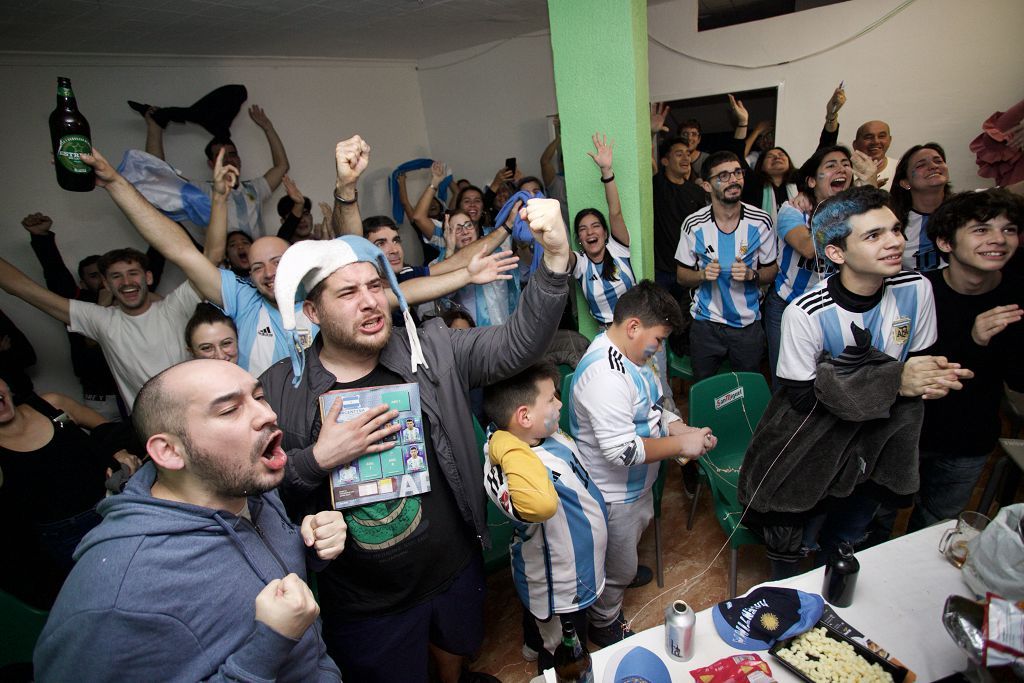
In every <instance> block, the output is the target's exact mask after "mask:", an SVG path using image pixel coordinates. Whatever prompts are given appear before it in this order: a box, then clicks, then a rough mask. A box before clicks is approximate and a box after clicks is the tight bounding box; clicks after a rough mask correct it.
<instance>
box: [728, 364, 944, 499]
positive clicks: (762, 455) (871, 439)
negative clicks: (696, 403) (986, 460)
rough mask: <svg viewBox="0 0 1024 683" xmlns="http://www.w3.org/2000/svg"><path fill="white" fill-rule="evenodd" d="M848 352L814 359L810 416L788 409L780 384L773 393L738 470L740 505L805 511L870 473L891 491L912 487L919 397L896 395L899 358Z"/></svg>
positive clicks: (850, 488)
mask: <svg viewBox="0 0 1024 683" xmlns="http://www.w3.org/2000/svg"><path fill="white" fill-rule="evenodd" d="M847 352H856V353H855V354H854V355H851V353H847ZM847 352H844V353H843V354H841V355H840V356H838V357H836V358H831V357H829V356H828V355H827V354H823V357H822V359H821V360H820V361H819V362H818V365H817V378H816V379H815V382H814V392H815V395H816V397H817V399H818V402H817V405H816V406H815V407H814V409H813V410H812V411H811V413H810V414H809V415H808V414H806V413H801V412H800V411H798V410H796V409H794V408H793V406H792V404H791V402H790V399H789V395H788V392H787V391H780V392H778V393H777V394H775V396H773V397H772V400H771V402H770V403H769V404H768V407H767V408H766V409H765V413H764V415H763V416H762V418H761V421H760V422H759V423H758V425H757V429H756V430H755V431H754V435H753V438H752V439H751V442H750V446H749V447H748V448H747V453H746V456H745V457H744V460H743V466H742V468H741V469H740V478H739V490H738V498H739V501H740V503H742V504H743V505H744V506H746V505H747V504H748V503H749V504H750V506H751V508H752V509H753V510H755V511H757V512H762V513H766V512H795V513H799V512H806V511H808V510H810V509H811V508H813V507H814V506H815V505H817V504H818V503H819V502H820V501H822V500H823V499H825V498H827V497H834V498H845V497H846V496H848V495H850V494H851V493H852V492H853V489H854V488H855V487H856V486H858V485H859V484H862V483H864V482H866V481H869V480H870V481H872V482H874V483H875V484H877V485H879V486H882V487H884V488H886V489H888V490H890V491H892V492H893V493H894V494H897V495H908V494H912V493H915V492H916V491H917V489H918V485H919V479H918V468H917V464H918V446H917V444H918V438H919V437H920V433H921V420H922V419H923V417H924V405H923V403H922V400H921V399H919V398H900V397H899V395H898V392H899V386H900V375H901V373H902V371H903V364H902V363H900V362H898V361H896V360H894V359H893V358H891V357H890V356H887V355H885V354H884V353H882V352H880V351H878V350H876V349H874V348H867V349H864V348H861V349H854V348H851V347H848V348H847ZM801 425H802V426H801ZM797 430H799V433H798V434H796V436H795V437H794V433H796V432H797ZM787 442H788V445H787ZM780 453H781V455H780ZM776 458H777V460H776ZM773 461H775V464H774V465H773V464H772V463H773ZM762 479H763V480H764V481H763V482H762ZM759 483H760V488H758V484H759ZM755 490H757V493H756V496H755V494H754V492H755ZM751 499H753V500H751Z"/></svg>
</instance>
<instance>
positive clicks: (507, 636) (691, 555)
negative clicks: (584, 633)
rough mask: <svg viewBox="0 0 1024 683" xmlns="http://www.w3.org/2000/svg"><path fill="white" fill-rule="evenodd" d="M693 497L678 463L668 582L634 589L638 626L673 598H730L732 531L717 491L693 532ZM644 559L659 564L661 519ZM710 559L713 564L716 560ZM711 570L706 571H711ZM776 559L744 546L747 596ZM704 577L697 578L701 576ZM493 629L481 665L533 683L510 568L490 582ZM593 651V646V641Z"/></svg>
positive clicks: (508, 681) (659, 614)
mask: <svg viewBox="0 0 1024 683" xmlns="http://www.w3.org/2000/svg"><path fill="white" fill-rule="evenodd" d="M688 504H689V499H688V498H686V497H685V495H684V494H683V484H682V477H681V476H680V474H679V468H678V467H676V466H673V467H672V468H670V470H669V477H668V479H667V481H666V484H665V497H664V499H663V500H662V522H661V524H662V539H663V543H664V546H665V548H664V551H663V552H664V562H665V587H664V588H658V586H657V582H656V581H652V582H651V583H649V584H648V585H646V586H643V587H642V588H636V589H633V590H630V591H627V593H626V601H625V605H624V612H625V614H626V617H627V618H629V619H633V620H634V621H633V625H632V628H633V630H634V631H642V630H644V629H647V628H650V627H652V626H655V625H657V624H660V623H662V621H663V620H664V614H665V607H666V606H667V605H668V604H669V603H670V602H672V601H673V600H680V599H681V600H685V601H686V602H688V603H689V604H690V606H691V607H693V609H694V610H698V611H699V610H702V609H704V608H705V607H709V606H711V605H712V604H714V603H716V602H718V601H720V600H723V599H725V597H726V596H727V593H728V583H729V549H728V548H727V547H726V548H723V545H724V544H725V534H724V533H723V532H722V529H721V527H719V526H718V522H716V521H715V517H714V514H713V511H712V509H711V497H710V496H708V495H707V491H706V490H705V491H704V493H703V494H702V496H701V500H700V502H699V507H698V509H697V516H696V518H695V519H694V523H693V530H692V531H687V530H686V516H687V513H688V511H689V505H688ZM640 562H641V563H642V564H646V565H648V566H649V567H651V568H652V569H653V568H654V567H655V552H654V525H653V524H652V525H651V526H650V527H649V528H648V529H647V533H646V534H644V538H643V540H642V541H641V543H640ZM709 565H710V566H709ZM705 569H707V571H706V572H705V571H704V570H705ZM768 571H769V569H768V561H767V560H766V559H765V557H764V550H763V549H762V548H761V547H748V548H741V549H740V553H739V576H738V579H737V588H738V590H739V592H740V594H742V593H744V592H746V591H747V589H748V588H750V587H751V586H754V585H755V584H758V583H761V582H762V581H765V580H766V579H767V578H768ZM701 572H704V573H703V576H701V577H700V578H696V579H695V577H697V575H698V574H701ZM487 589H488V595H487V609H486V623H487V634H486V636H485V638H484V645H483V648H482V650H481V655H480V657H479V658H478V659H477V660H476V662H474V663H473V667H472V668H473V669H476V670H479V671H486V672H487V673H490V674H493V675H495V676H497V677H498V678H500V679H501V680H502V681H503V682H504V683H525V682H527V681H530V680H531V679H532V678H533V677H535V676H536V675H537V669H536V663H534V662H526V661H524V660H523V658H522V654H521V652H520V649H521V648H522V645H523V640H522V628H521V626H520V618H521V617H520V609H521V608H520V602H519V598H518V597H517V596H516V593H515V590H514V589H513V588H512V579H511V573H510V571H509V570H508V569H503V570H501V571H499V572H496V573H494V574H492V575H491V576H490V577H489V578H488V581H487ZM591 649H593V647H591Z"/></svg>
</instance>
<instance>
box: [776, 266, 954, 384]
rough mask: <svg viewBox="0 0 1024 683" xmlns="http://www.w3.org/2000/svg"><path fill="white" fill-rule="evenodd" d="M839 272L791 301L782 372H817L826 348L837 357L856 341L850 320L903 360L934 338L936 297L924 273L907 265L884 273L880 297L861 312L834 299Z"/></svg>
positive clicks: (809, 375)
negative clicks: (833, 285)
mask: <svg viewBox="0 0 1024 683" xmlns="http://www.w3.org/2000/svg"><path fill="white" fill-rule="evenodd" d="M838 277H839V276H838V275H833V276H832V277H830V278H828V279H827V280H825V281H824V282H822V283H821V284H819V285H818V286H817V287H815V288H814V289H812V290H811V291H809V292H807V293H806V294H804V295H803V296H801V297H798V298H797V299H795V300H794V301H793V302H792V303H791V304H790V305H789V306H786V311H785V313H783V314H782V344H781V345H780V347H779V366H778V370H777V374H778V376H779V377H781V378H783V379H791V380H795V381H798V382H805V381H808V380H812V379H814V378H815V377H817V367H818V366H817V364H818V356H820V355H821V352H822V351H828V352H829V354H831V355H832V357H833V358H835V357H838V356H839V355H840V354H842V353H843V350H844V349H845V348H846V347H847V346H851V345H854V344H855V341H854V336H853V330H852V329H851V324H852V325H856V326H857V327H859V328H860V329H863V330H867V331H868V332H870V333H871V345H872V346H874V347H875V348H876V349H878V350H879V351H881V352H882V353H884V354H886V355H888V356H891V357H892V358H895V359H896V360H898V361H905V360H906V359H907V355H908V354H909V353H910V352H911V351H920V350H921V349H926V348H928V347H929V346H931V345H932V344H934V343H935V339H936V337H937V336H938V332H937V329H936V326H935V299H934V297H933V296H932V286H931V283H930V282H928V280H927V279H925V278H924V277H923V276H922V275H920V274H919V273H914V272H908V271H903V272H901V273H899V274H898V275H894V276H892V277H887V278H885V280H884V282H883V284H882V287H883V291H882V298H881V300H880V301H879V302H878V303H877V304H875V305H874V306H872V307H871V308H870V309H869V310H867V311H864V312H862V313H858V312H855V311H851V310H847V309H846V308H844V307H843V306H841V305H840V304H839V302H837V301H836V300H835V298H834V297H833V292H832V289H831V288H830V287H829V283H830V282H831V281H832V280H833V279H834V278H838Z"/></svg>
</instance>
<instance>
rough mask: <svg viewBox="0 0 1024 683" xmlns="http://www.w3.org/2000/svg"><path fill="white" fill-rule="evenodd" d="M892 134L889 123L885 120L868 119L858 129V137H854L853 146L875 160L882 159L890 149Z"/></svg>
mask: <svg viewBox="0 0 1024 683" xmlns="http://www.w3.org/2000/svg"><path fill="white" fill-rule="evenodd" d="M891 144H892V136H891V134H890V132H889V124H888V123H886V122H885V121H868V122H867V123H864V124H861V127H860V128H858V129H857V137H855V138H854V139H853V148H854V149H855V150H857V151H858V152H863V153H864V154H867V155H868V156H869V157H871V158H872V159H874V160H875V161H881V160H882V159H884V158H885V155H886V153H887V152H888V151H889V145H891Z"/></svg>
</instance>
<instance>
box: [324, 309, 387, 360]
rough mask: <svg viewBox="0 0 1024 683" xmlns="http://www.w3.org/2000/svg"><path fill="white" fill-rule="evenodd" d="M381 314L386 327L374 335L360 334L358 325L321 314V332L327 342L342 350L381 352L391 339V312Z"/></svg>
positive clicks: (361, 352)
mask: <svg viewBox="0 0 1024 683" xmlns="http://www.w3.org/2000/svg"><path fill="white" fill-rule="evenodd" d="M381 315H382V316H383V317H384V328H383V329H382V330H381V331H380V332H378V333H377V334H375V335H373V336H372V337H367V336H366V335H363V334H360V333H359V331H358V326H353V323H351V322H348V321H345V320H337V319H336V318H335V317H334V316H330V315H328V316H326V317H325V316H323V315H320V316H319V317H320V334H321V335H323V338H324V342H325V343H327V344H329V345H330V346H332V347H334V348H336V349H339V350H342V351H351V352H352V353H355V354H359V355H365V356H369V355H373V354H376V353H380V351H381V350H382V349H383V348H384V347H385V346H387V343H388V340H389V339H391V313H390V312H383V313H381Z"/></svg>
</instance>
